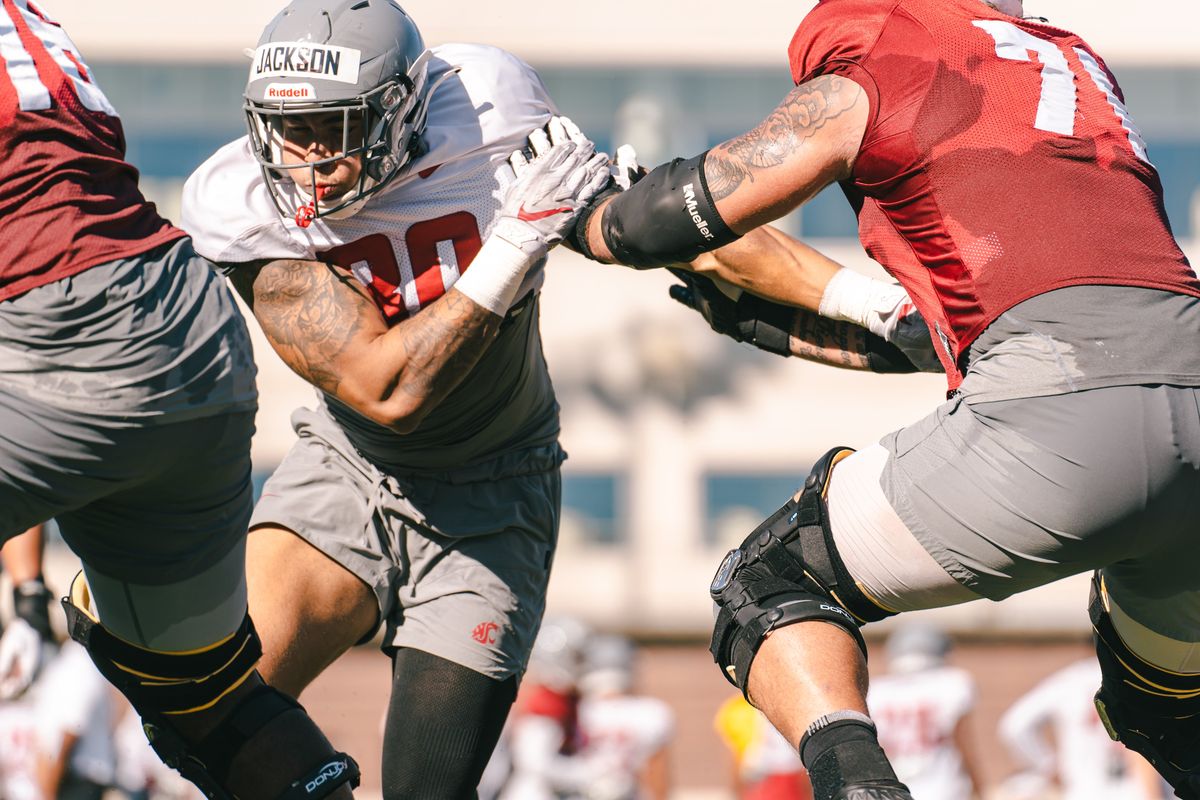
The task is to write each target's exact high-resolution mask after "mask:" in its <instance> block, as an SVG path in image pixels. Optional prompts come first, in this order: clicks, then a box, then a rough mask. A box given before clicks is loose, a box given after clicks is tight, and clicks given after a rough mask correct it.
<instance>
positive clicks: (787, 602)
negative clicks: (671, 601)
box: [709, 447, 894, 694]
mask: <svg viewBox="0 0 1200 800" xmlns="http://www.w3.org/2000/svg"><path fill="white" fill-rule="evenodd" d="M852 452H853V451H852V450H849V449H848V448H844V447H838V448H834V449H833V450H830V451H829V452H828V453H826V454H825V455H824V456H822V457H821V459H820V460H819V461H817V463H816V465H815V466H813V469H812V472H811V473H810V474H809V476H808V478H807V480H805V482H804V488H803V489H802V490H801V491H800V492H799V493H798V495H797V496H796V497H793V498H792V499H791V500H789V501H788V502H787V503H785V504H784V505H783V507H782V508H780V509H779V510H778V511H776V512H775V513H774V514H772V515H771V516H770V517H768V518H767V520H766V521H765V522H763V523H762V524H761V525H759V526H758V527H757V528H755V529H754V532H753V533H751V534H750V535H749V536H748V537H747V538H746V540H745V541H744V542H742V545H741V547H738V548H737V549H735V550H730V551H729V554H728V555H726V556H725V560H724V561H722V562H721V566H720V567H719V568H718V569H717V574H716V576H715V577H714V578H713V582H712V585H711V586H710V587H709V593H710V594H711V595H712V598H713V600H714V601H715V602H716V603H717V605H718V607H719V608H720V610H719V612H718V614H717V621H716V623H715V625H714V626H713V637H712V644H711V646H710V648H709V649H710V650H711V651H712V654H713V659H714V660H715V661H716V662H717V664H718V665H720V667H721V670H722V672H723V673H724V675H725V677H726V679H727V680H729V682H730V683H732V684H733V685H735V686H737V687H738V688H739V689H741V690H742V693H743V694H746V691H747V688H746V687H747V685H748V682H749V677H750V664H751V662H753V660H754V656H755V654H757V653H758V648H759V647H760V646H761V645H762V642H763V640H764V639H765V638H766V637H767V634H769V633H770V632H771V631H773V630H775V629H776V628H782V627H784V626H785V625H791V624H793V623H796V622H804V621H806V620H823V621H825V622H831V623H833V624H834V625H838V626H839V627H841V628H843V629H844V630H845V631H846V632H848V633H849V634H850V635H851V636H853V637H854V639H855V641H857V642H858V646H859V647H860V648H862V651H863V655H864V656H865V655H866V652H867V648H866V644H865V643H864V642H863V638H862V634H861V633H859V630H858V628H859V626H860V625H862V624H863V623H866V622H874V621H875V620H879V619H883V618H884V617H887V616H891V614H892V613H894V612H891V611H887V610H885V609H883V608H880V607H879V606H878V605H876V604H875V603H873V602H872V601H871V600H870V599H869V598H868V597H867V596H866V595H864V594H863V593H862V591H861V590H859V588H858V586H857V585H856V584H855V582H854V579H853V578H852V577H851V576H850V575H849V573H848V572H847V571H846V567H845V565H844V564H843V563H842V560H841V558H840V557H839V556H838V554H837V549H836V548H835V547H834V544H833V535H832V532H831V531H830V529H829V521H828V516H827V514H826V512H825V489H826V486H827V485H828V483H829V474H830V471H831V470H832V469H833V465H834V464H836V463H837V462H838V461H839V460H841V459H842V458H843V457H845V456H847V455H849V454H850V453H852Z"/></svg>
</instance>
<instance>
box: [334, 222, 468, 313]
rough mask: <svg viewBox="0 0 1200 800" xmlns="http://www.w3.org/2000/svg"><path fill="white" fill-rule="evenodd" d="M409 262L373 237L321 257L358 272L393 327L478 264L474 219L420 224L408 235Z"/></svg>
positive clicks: (382, 237) (387, 241)
mask: <svg viewBox="0 0 1200 800" xmlns="http://www.w3.org/2000/svg"><path fill="white" fill-rule="evenodd" d="M404 246H405V249H406V250H407V251H408V263H407V264H406V265H404V266H402V265H401V264H400V262H399V261H398V260H397V259H396V251H395V250H394V249H393V247H392V240H391V239H390V238H389V237H387V236H385V235H384V234H382V233H373V234H371V235H369V236H364V237H363V238H361V239H355V240H354V241H353V242H347V243H346V244H343V245H339V246H337V247H334V248H332V249H330V250H325V251H323V252H320V253H317V256H318V257H319V258H321V259H324V260H327V261H330V262H332V263H334V264H337V265H338V266H339V267H342V268H343V269H348V270H350V271H351V272H352V273H354V277H356V278H357V279H358V280H359V281H360V282H361V283H362V284H363V285H365V286H366V287H367V288H368V289H369V290H370V291H371V296H372V297H373V298H374V300H375V304H376V305H378V306H379V310H380V311H382V312H383V315H384V317H385V318H386V319H387V321H388V322H389V323H393V322H396V321H397V320H401V319H405V318H406V317H409V316H412V315H413V314H416V313H417V312H418V311H420V310H421V309H422V308H424V307H425V306H427V305H429V304H430V303H432V302H433V301H435V300H437V299H438V298H439V297H441V296H442V295H444V294H445V293H446V289H447V288H448V287H450V286H453V285H454V282H455V281H456V280H458V277H459V275H461V274H462V273H463V272H465V271H466V270H467V266H468V265H470V263H471V261H473V260H474V258H475V256H476V254H478V253H479V249H480V248H481V247H482V246H483V240H482V237H481V235H480V233H479V223H478V222H477V221H476V219H475V216H474V215H473V214H471V213H469V212H466V211H458V212H455V213H453V214H447V215H445V216H442V217H437V218H435V219H430V220H425V221H424V222H418V223H416V224H415V225H413V226H412V227H410V228H409V229H408V232H407V233H406V234H405V236H404Z"/></svg>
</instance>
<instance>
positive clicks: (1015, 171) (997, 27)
mask: <svg viewBox="0 0 1200 800" xmlns="http://www.w3.org/2000/svg"><path fill="white" fill-rule="evenodd" d="M788 55H789V59H790V62H791V67H792V77H793V79H794V80H795V81H796V83H798V84H799V83H803V82H805V81H808V80H810V79H812V78H814V77H816V76H818V75H825V74H832V75H841V76H844V77H847V78H850V79H852V80H854V81H855V82H856V83H858V84H859V85H861V86H862V87H863V89H864V90H865V91H866V93H867V95H868V97H869V98H870V103H871V111H870V117H869V120H868V124H867V130H866V135H865V136H864V137H863V142H862V146H861V149H860V151H859V155H858V159H857V162H856V163H855V167H854V173H853V175H852V177H851V178H849V179H848V180H846V181H844V182H843V183H842V188H843V190H844V191H845V193H846V195H847V197H848V198H849V200H850V202H851V204H852V205H853V206H854V207H855V210H856V211H857V213H858V220H859V235H860V237H861V239H862V243H863V246H864V247H865V248H866V250H867V252H868V253H869V254H870V255H871V257H872V258H874V259H875V260H877V261H879V262H880V263H881V264H883V265H884V267H885V268H887V269H888V271H889V272H891V273H892V274H893V275H894V276H895V277H896V278H897V279H898V280H899V281H900V282H901V283H902V284H903V285H904V287H905V289H907V291H908V293H909V295H910V296H911V297H912V298H913V301H914V302H915V303H916V305H917V307H918V308H919V309H920V310H921V312H922V313H923V314H924V315H925V319H926V320H927V321H928V323H929V326H930V329H931V332H932V333H933V334H934V337H935V340H936V341H938V342H939V343H940V345H941V346H940V347H939V351H943V352H941V355H942V361H943V363H944V364H945V366H946V371H947V374H948V375H949V378H950V388H951V389H954V388H956V387H957V386H958V384H959V383H960V381H961V380H962V375H961V373H960V370H959V367H960V366H961V359H962V355H963V352H964V351H965V350H966V348H967V347H968V346H969V345H970V344H971V342H972V341H973V340H974V339H975V337H976V336H978V335H979V333H980V332H981V331H982V330H983V329H984V328H985V327H987V325H988V324H989V323H990V322H992V321H993V320H994V319H995V318H996V317H997V316H999V315H1000V314H1001V313H1003V312H1004V311H1005V310H1007V309H1009V308H1011V307H1012V306H1014V305H1015V304H1017V303H1019V302H1021V301H1022V300H1026V299H1028V298H1030V297H1033V296H1035V295H1038V294H1041V293H1043V292H1047V291H1051V290H1053V289H1058V288H1061V287H1064V286H1072V285H1080V284H1109V285H1129V286H1143V287H1148V288H1153V289H1163V290H1167V291H1173V292H1182V293H1186V294H1191V295H1197V296H1200V281H1198V280H1197V277H1196V273H1195V272H1194V271H1193V270H1192V269H1191V267H1190V266H1189V265H1188V262H1187V258H1186V257H1185V256H1184V255H1183V253H1182V251H1181V250H1180V249H1179V245H1178V244H1177V243H1176V242H1175V239H1174V238H1173V236H1172V235H1171V230H1170V226H1169V224H1168V222H1167V217H1166V212H1165V210H1164V208H1163V194H1162V184H1161V182H1160V180H1159V177H1158V173H1157V172H1156V171H1155V169H1154V166H1153V165H1152V164H1151V163H1150V160H1149V158H1148V156H1147V153H1146V145H1145V142H1143V140H1142V138H1141V135H1140V134H1139V133H1138V131H1137V128H1136V127H1135V126H1134V124H1133V122H1132V120H1131V119H1130V117H1129V114H1128V112H1127V111H1126V109H1125V105H1124V101H1123V97H1122V95H1121V90H1120V89H1119V88H1118V87H1117V83H1116V79H1115V78H1114V77H1113V75H1112V73H1111V72H1109V70H1108V68H1107V67H1106V66H1105V64H1104V62H1103V61H1102V60H1101V59H1100V58H1099V56H1097V55H1096V54H1095V53H1093V52H1092V50H1091V48H1089V47H1088V46H1087V44H1086V43H1084V41H1083V40H1082V39H1080V38H1079V37H1078V36H1076V35H1074V34H1072V33H1069V32H1067V31H1064V30H1062V29H1059V28H1055V27H1051V26H1049V25H1045V24H1042V23H1039V22H1035V21H1030V20H1022V19H1018V18H1016V17H1011V16H1008V15H1006V14H1001V13H999V12H997V11H995V10H993V9H992V8H990V7H989V6H986V5H984V3H982V2H980V0H822V2H821V3H820V4H819V5H818V6H817V7H816V8H815V9H813V10H812V12H810V13H809V14H808V16H807V17H805V19H804V21H803V22H801V24H800V27H799V29H798V30H797V31H796V35H795V36H794V37H793V39H792V43H791V47H790V48H789V51H788Z"/></svg>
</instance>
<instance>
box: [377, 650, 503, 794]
mask: <svg viewBox="0 0 1200 800" xmlns="http://www.w3.org/2000/svg"><path fill="white" fill-rule="evenodd" d="M516 695H517V681H516V678H509V679H507V680H504V681H496V680H493V679H491V678H489V677H487V676H485V675H481V674H479V673H478V672H475V671H474V670H470V669H467V668H466V667H464V666H461V665H459V664H455V663H453V662H452V661H447V660H445V659H443V658H438V657H437V656H433V655H430V654H429V653H425V652H422V651H420V650H413V649H411V648H401V649H399V650H397V651H396V654H395V655H394V656H393V658H392V699H391V704H390V705H389V707H388V715H387V727H386V729H385V731H384V736H383V797H384V800H400V798H413V797H420V798H422V799H423V800H469V799H470V798H474V797H475V788H476V787H477V786H478V785H479V778H480V776H481V775H483V768H484V767H485V766H487V762H488V759H489V758H490V757H491V755H492V750H493V749H494V748H495V747H496V742H497V740H498V739H499V738H500V731H501V729H502V728H503V727H504V720H505V719H506V718H507V717H508V711H509V709H510V708H511V707H512V704H513V700H514V699H515V698H516Z"/></svg>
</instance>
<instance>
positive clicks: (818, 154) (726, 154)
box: [704, 75, 870, 232]
mask: <svg viewBox="0 0 1200 800" xmlns="http://www.w3.org/2000/svg"><path fill="white" fill-rule="evenodd" d="M869 110H870V109H869V104H868V102H867V95H866V93H865V92H864V91H863V90H862V88H861V87H860V86H859V85H858V84H857V83H855V82H854V81H852V80H849V79H848V78H843V77H840V76H837V75H822V76H820V77H817V78H814V79H813V80H811V81H808V82H807V83H803V84H801V85H799V86H797V87H796V88H794V89H792V91H790V92H789V93H788V95H787V97H785V98H784V99H783V102H782V103H780V104H779V105H778V106H777V107H776V108H775V110H774V111H772V112H771V113H770V115H768V116H767V118H766V119H765V120H763V121H762V122H761V123H759V125H758V127H756V128H754V129H753V130H751V131H749V132H747V133H744V134H742V135H741V136H738V137H735V138H733V139H730V140H729V141H727V142H725V143H723V144H719V145H717V146H716V147H714V148H713V149H712V150H710V151H709V153H708V155H707V156H706V157H705V160H704V170H705V174H706V176H707V178H708V188H709V191H710V192H711V193H712V197H713V200H714V201H715V202H716V203H717V209H718V210H719V211H720V212H721V217H722V218H723V219H724V220H725V223H726V224H727V225H729V226H730V227H731V228H733V229H734V230H735V231H738V232H745V231H748V230H750V229H751V228H755V227H757V226H759V225H761V224H763V223H764V222H769V221H771V220H773V219H777V218H778V217H781V216H783V215H784V214H786V213H787V212H788V211H791V210H792V209H793V208H795V207H796V206H799V205H800V204H801V203H804V202H806V201H808V200H810V199H811V198H812V197H813V196H814V195H816V194H817V192H819V191H821V189H824V188H825V187H826V186H828V185H829V184H830V183H833V182H834V181H837V180H841V179H843V178H846V177H849V175H850V170H851V169H852V168H853V166H854V159H855V157H856V156H857V155H858V147H859V145H860V144H861V142H862V137H863V133H864V132H865V130H866V124H867V114H868V112H869Z"/></svg>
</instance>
